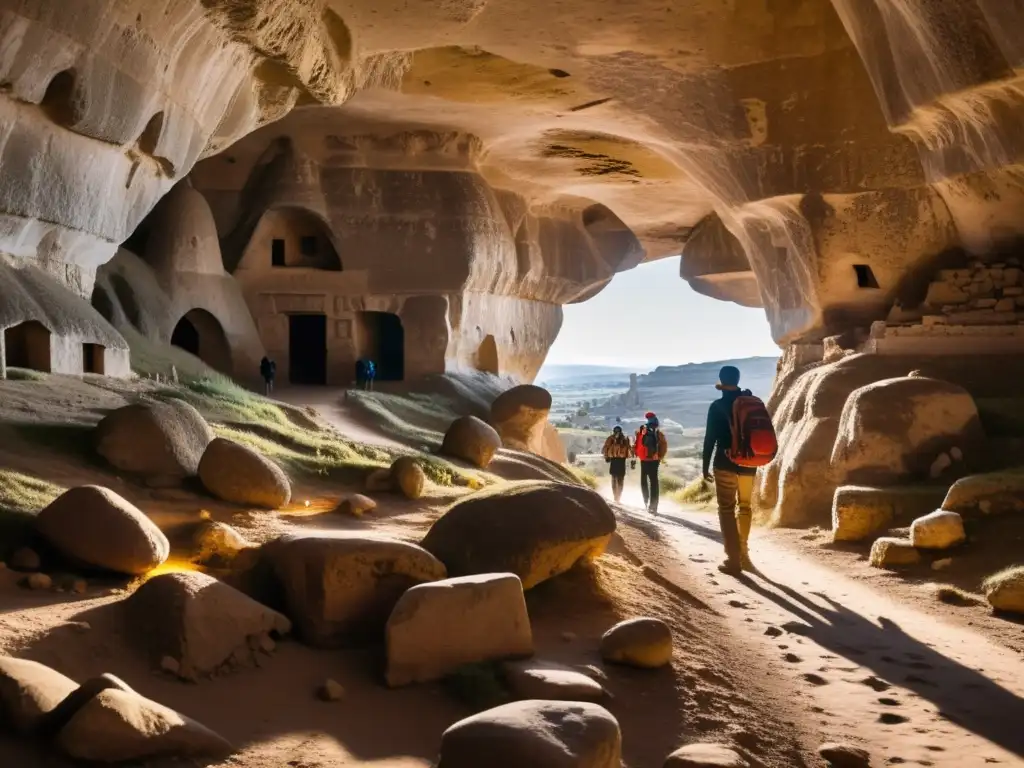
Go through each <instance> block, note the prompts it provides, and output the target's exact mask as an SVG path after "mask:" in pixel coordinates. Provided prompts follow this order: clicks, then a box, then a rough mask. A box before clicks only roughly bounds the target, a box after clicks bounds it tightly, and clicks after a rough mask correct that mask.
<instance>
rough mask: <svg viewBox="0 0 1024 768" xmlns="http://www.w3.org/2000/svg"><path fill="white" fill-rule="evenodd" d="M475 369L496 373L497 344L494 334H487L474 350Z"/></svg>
mask: <svg viewBox="0 0 1024 768" xmlns="http://www.w3.org/2000/svg"><path fill="white" fill-rule="evenodd" d="M475 362H476V369H477V370H478V371H482V372H483V373H493V374H494V375H495V376H497V375H498V344H497V342H495V340H494V336H493V335H491V334H488V335H487V336H486V337H485V338H484V340H483V341H482V342H480V346H479V347H477V350H476V361H475Z"/></svg>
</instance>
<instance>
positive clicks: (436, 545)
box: [422, 482, 615, 589]
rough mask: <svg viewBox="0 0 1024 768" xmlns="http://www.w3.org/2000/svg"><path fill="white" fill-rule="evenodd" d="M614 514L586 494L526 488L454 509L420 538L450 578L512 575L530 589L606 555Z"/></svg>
mask: <svg viewBox="0 0 1024 768" xmlns="http://www.w3.org/2000/svg"><path fill="white" fill-rule="evenodd" d="M614 532H615V515H614V514H613V513H612V511H611V509H610V508H609V507H608V504H607V503H606V502H605V500H604V499H603V498H601V496H600V495H599V494H597V493H595V492H594V491H592V490H590V489H589V488H583V487H581V486H575V485H566V484H562V483H553V482H533V483H522V484H518V485H513V486H506V487H502V488H493V489H488V490H486V491H482V492H480V493H476V494H473V495H472V496H469V497H468V498H465V499H463V500H461V501H459V502H456V503H455V504H453V505H452V506H451V507H450V508H449V510H448V511H447V512H446V513H445V514H444V515H443V516H442V517H441V518H440V519H438V520H437V521H436V522H435V523H434V525H433V526H432V527H431V528H430V530H429V531H428V532H427V535H426V537H425V538H424V539H423V542H422V544H423V547H424V549H426V550H427V551H429V552H431V553H433V554H434V555H435V556H436V557H437V558H438V559H439V560H440V561H441V562H442V563H444V564H445V566H446V567H447V569H448V573H449V574H450V575H452V576H466V575H470V574H477V573H497V572H506V571H507V572H510V573H514V574H516V575H517V576H519V578H520V579H521V580H522V582H523V587H524V588H525V589H530V588H531V587H534V586H536V585H537V584H539V583H541V582H542V581H544V580H545V579H549V578H551V577H552V576H557V575H558V574H560V573H563V572H564V571H567V570H569V569H570V568H572V567H573V566H574V565H575V564H576V563H578V562H581V561H586V560H590V559H592V558H594V557H597V556H598V555H600V554H601V553H602V552H604V549H605V546H606V545H607V544H608V541H609V540H610V539H611V535H612V534H613V533H614Z"/></svg>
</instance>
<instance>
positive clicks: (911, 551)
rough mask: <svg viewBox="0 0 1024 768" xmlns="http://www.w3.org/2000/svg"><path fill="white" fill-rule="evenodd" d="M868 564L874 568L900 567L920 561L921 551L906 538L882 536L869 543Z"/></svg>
mask: <svg viewBox="0 0 1024 768" xmlns="http://www.w3.org/2000/svg"><path fill="white" fill-rule="evenodd" d="M868 562H869V564H870V565H871V566H872V567H874V568H890V569H891V568H902V567H904V566H909V565H917V564H918V563H920V562H921V553H920V552H918V551H917V548H916V547H915V546H914V545H913V544H911V543H910V542H909V541H908V540H907V539H898V538H895V537H892V536H883V537H882V538H880V539H875V542H874V543H873V544H872V545H871V555H870V557H869V559H868Z"/></svg>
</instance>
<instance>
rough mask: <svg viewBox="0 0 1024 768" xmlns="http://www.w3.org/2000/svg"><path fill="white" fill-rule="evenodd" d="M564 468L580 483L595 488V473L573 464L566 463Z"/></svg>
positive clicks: (596, 482) (596, 481) (596, 483)
mask: <svg viewBox="0 0 1024 768" xmlns="http://www.w3.org/2000/svg"><path fill="white" fill-rule="evenodd" d="M565 468H566V469H567V470H568V471H569V473H570V474H571V475H572V476H573V477H575V478H576V480H577V481H578V482H579V484H580V485H585V486H587V488H593V489H594V490H597V486H598V480H597V475H595V474H594V473H593V472H590V471H589V470H586V469H583V467H577V466H576V465H575V464H566V465H565Z"/></svg>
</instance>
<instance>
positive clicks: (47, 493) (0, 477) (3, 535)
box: [0, 469, 64, 557]
mask: <svg viewBox="0 0 1024 768" xmlns="http://www.w3.org/2000/svg"><path fill="white" fill-rule="evenodd" d="M63 492H64V488H61V487H60V486H58V485H54V484H53V483H48V482H46V481H45V480H40V479H39V478H36V477H32V476H30V475H25V474H22V473H20V472H15V471H14V470H10V469H4V470H0V556H2V557H7V556H8V555H9V554H10V553H11V552H13V551H14V550H16V549H17V548H18V547H20V546H22V545H23V544H24V543H25V542H26V541H28V539H29V538H30V536H31V534H32V525H33V519H34V518H35V516H36V515H37V514H39V512H40V511H42V509H43V508H44V507H46V506H47V505H48V504H49V503H50V502H51V501H53V500H54V499H55V498H57V497H58V496H60V494H61V493H63Z"/></svg>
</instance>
